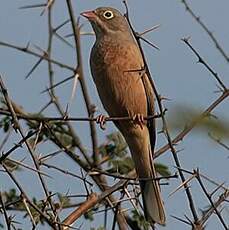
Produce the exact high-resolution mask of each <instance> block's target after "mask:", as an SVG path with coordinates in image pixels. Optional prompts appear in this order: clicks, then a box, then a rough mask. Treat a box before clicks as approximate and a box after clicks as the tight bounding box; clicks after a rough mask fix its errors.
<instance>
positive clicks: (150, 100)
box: [142, 73, 156, 153]
mask: <svg viewBox="0 0 229 230" xmlns="http://www.w3.org/2000/svg"><path fill="white" fill-rule="evenodd" d="M142 82H143V85H144V88H145V93H146V99H147V115H148V116H152V115H154V92H153V88H152V86H151V83H150V80H149V77H148V76H147V74H146V73H145V74H144V75H143V77H142ZM147 127H148V130H149V134H150V143H151V149H152V153H154V146H155V142H156V129H155V120H154V119H151V120H148V121H147Z"/></svg>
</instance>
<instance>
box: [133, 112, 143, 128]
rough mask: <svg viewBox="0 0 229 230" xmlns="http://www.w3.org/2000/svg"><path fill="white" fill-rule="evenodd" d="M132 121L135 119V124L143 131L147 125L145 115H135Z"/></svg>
mask: <svg viewBox="0 0 229 230" xmlns="http://www.w3.org/2000/svg"><path fill="white" fill-rule="evenodd" d="M132 119H133V121H134V123H136V124H137V125H139V126H140V127H141V129H143V125H144V123H145V120H144V116H143V114H139V113H138V114H135V115H134V116H133V118H132Z"/></svg>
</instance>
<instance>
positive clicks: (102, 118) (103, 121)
mask: <svg viewBox="0 0 229 230" xmlns="http://www.w3.org/2000/svg"><path fill="white" fill-rule="evenodd" d="M106 121H107V116H105V115H102V114H100V115H99V116H98V117H96V123H97V124H99V126H100V128H101V129H102V130H105V129H106V126H105V125H106Z"/></svg>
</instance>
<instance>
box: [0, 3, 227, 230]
mask: <svg viewBox="0 0 229 230" xmlns="http://www.w3.org/2000/svg"><path fill="white" fill-rule="evenodd" d="M124 3H125V4H126V1H124ZM182 3H183V4H184V5H185V7H186V9H187V11H188V12H189V13H190V14H191V15H192V17H193V18H194V19H195V20H196V21H197V22H198V23H199V24H200V25H201V26H202V28H203V29H204V30H205V32H206V33H207V34H208V35H209V36H210V38H211V39H212V41H213V42H214V43H215V45H216V48H217V49H218V50H219V52H220V53H221V54H222V55H223V57H224V58H225V59H226V60H227V61H229V58H228V56H227V55H226V52H225V51H224V49H223V48H222V47H221V46H220V45H219V42H218V41H217V40H216V38H215V37H214V35H213V34H212V32H211V31H210V30H209V29H208V28H207V26H206V25H205V24H204V23H203V22H202V21H201V20H200V18H199V17H197V16H196V15H195V13H194V12H193V11H192V10H191V8H190V7H189V5H188V4H187V2H186V1H184V0H182ZM54 4H55V1H53V0H52V1H47V3H46V4H36V5H30V6H25V7H22V8H24V9H25V8H27V9H31V8H37V7H42V8H43V11H42V13H41V14H42V15H44V14H45V13H47V18H48V30H49V31H48V46H47V49H46V50H42V49H41V48H39V47H36V48H37V49H38V50H39V51H40V52H35V51H33V49H31V47H30V44H28V45H26V46H25V47H20V46H18V45H15V44H10V43H8V42H1V41H0V46H4V47H8V48H12V49H16V50H18V51H20V52H24V53H26V54H29V55H32V56H35V57H37V58H38V61H37V62H36V63H35V65H34V66H33V67H32V68H31V70H30V71H29V72H28V74H27V75H26V77H29V76H31V74H32V73H33V72H34V70H35V69H36V68H37V67H38V66H39V65H40V64H41V63H42V62H43V61H46V62H47V63H48V76H49V86H48V87H47V88H46V90H44V92H48V95H49V97H50V102H49V103H47V104H46V105H45V106H44V108H43V109H42V110H41V111H40V112H39V114H35V113H34V114H32V113H31V114H29V113H27V112H25V111H23V110H22V109H20V110H18V109H17V107H15V106H16V104H15V103H13V102H12V100H11V98H10V97H9V95H8V90H7V88H6V87H5V86H4V83H3V81H2V79H1V89H2V92H3V96H4V98H5V102H6V105H7V108H5V107H4V108H0V114H1V115H5V116H6V117H9V118H11V121H12V124H13V125H12V126H13V127H14V128H15V130H16V131H18V132H19V134H20V135H21V140H20V141H19V142H18V143H17V144H16V145H15V146H13V147H12V148H10V150H8V151H7V152H5V153H3V154H2V156H1V157H0V164H1V165H2V167H3V169H4V170H3V171H4V172H5V173H7V174H8V175H9V177H10V178H11V180H12V181H13V182H14V183H15V185H16V187H17V188H18V190H19V191H20V193H21V196H20V197H21V198H20V199H19V200H17V201H14V202H9V203H7V204H6V203H4V200H3V199H2V193H1V194H0V203H1V207H0V208H1V210H2V211H3V214H4V217H5V220H6V224H7V227H8V229H10V228H11V219H10V218H11V217H10V216H9V215H8V213H7V210H10V208H11V207H13V205H14V204H16V203H18V202H21V201H24V205H25V207H24V208H23V209H21V210H22V211H26V212H27V214H28V215H29V217H30V219H31V221H32V225H33V227H34V226H35V221H34V219H33V214H32V212H30V210H31V208H33V209H34V210H36V211H37V212H38V213H39V214H40V215H41V216H42V218H43V219H44V220H45V221H46V222H47V223H48V224H49V225H50V226H51V227H52V228H53V229H69V228H71V226H72V224H73V223H74V222H75V221H76V220H78V219H79V218H80V217H81V216H82V215H83V214H85V213H87V212H88V211H89V210H90V209H91V208H94V207H97V206H98V205H99V204H100V205H101V206H102V205H104V204H105V207H106V209H105V211H104V213H105V214H104V215H105V223H106V222H107V217H106V213H107V211H108V210H113V212H114V214H113V227H114V228H115V225H116V221H117V222H118V224H119V228H120V229H127V224H128V225H129V227H130V228H131V229H139V228H138V226H137V225H136V223H135V222H134V221H133V220H132V218H131V217H130V216H128V215H127V214H126V212H124V210H122V209H121V208H120V205H121V204H122V202H124V201H126V200H129V201H130V202H131V204H132V205H133V207H134V209H136V208H139V207H138V206H136V205H135V203H134V204H133V198H132V197H131V196H130V193H129V191H128V189H127V188H128V187H127V186H129V187H130V186H133V187H136V184H138V183H136V174H135V171H134V170H132V171H130V172H129V173H128V174H127V175H122V174H119V173H118V172H117V173H109V172H108V171H107V170H106V169H104V168H105V166H106V164H104V162H108V161H107V160H105V161H104V160H103V158H102V159H100V158H99V152H98V140H97V135H96V130H95V122H96V120H97V119H96V118H95V117H94V112H95V111H94V107H95V106H94V105H92V103H91V100H90V97H89V93H88V90H87V85H86V83H85V79H84V72H83V65H82V64H83V63H82V57H81V56H82V49H81V44H80V35H81V34H84V33H83V32H81V28H82V27H81V26H80V25H79V21H77V22H76V20H75V16H74V13H73V12H74V11H73V6H72V1H71V0H66V4H67V9H68V15H69V18H70V19H67V20H65V21H64V22H63V23H61V24H60V25H59V26H56V27H55V28H54V27H53V22H52V11H53V5H54ZM126 9H127V13H126V16H127V19H128V21H129V17H128V8H127V5H126ZM68 22H70V23H71V26H72V30H73V32H74V33H73V35H74V43H75V46H73V45H71V44H70V42H68V41H66V40H65V39H64V38H63V37H62V36H61V35H60V34H59V33H57V31H58V30H59V29H60V28H62V27H63V26H65V25H66V24H67V23H68ZM130 26H131V28H132V25H131V24H130ZM156 28H158V26H155V27H152V28H151V29H149V30H146V31H145V32H142V33H137V32H135V31H134V30H133V32H134V35H135V37H136V40H137V42H138V44H139V47H140V49H141V51H142V55H143V58H144V59H145V56H144V53H143V50H142V48H141V44H140V42H139V40H140V39H141V40H142V41H144V42H147V43H148V44H149V45H151V46H152V47H154V48H157V47H156V46H155V45H154V44H153V43H151V42H150V41H148V40H146V39H145V38H143V37H142V36H143V35H144V34H146V33H148V32H150V31H153V30H154V29H156ZM53 35H54V36H56V37H58V38H59V39H60V41H62V42H64V43H65V44H66V45H68V46H71V47H72V48H74V49H75V56H76V66H75V67H72V66H69V65H67V64H65V63H62V62H60V61H57V60H56V59H54V58H53V57H52V53H53V37H54V36H53ZM183 41H184V42H185V43H186V45H187V46H188V47H189V48H190V49H191V50H192V51H193V52H194V54H195V55H196V56H197V58H198V61H199V63H201V64H203V65H204V66H205V67H206V68H207V70H208V71H209V72H210V73H211V74H212V75H213V77H214V78H215V79H216V80H217V82H218V84H219V85H220V86H221V88H222V94H221V95H220V96H219V97H218V98H217V99H216V100H215V101H214V102H212V103H211V105H210V106H209V107H208V108H207V109H206V110H205V111H203V113H202V114H200V116H199V117H198V118H196V119H194V120H193V121H191V122H190V123H189V124H187V125H186V127H185V128H184V130H182V131H181V132H180V133H179V134H178V135H177V136H176V137H175V138H173V139H172V138H171V136H170V133H169V130H168V127H167V122H166V119H165V116H164V115H165V111H166V110H164V107H163V104H162V100H161V98H162V97H161V96H160V95H159V94H158V92H157V90H156V86H155V84H154V82H153V81H151V83H152V86H153V89H154V92H155V95H156V98H157V102H158V105H159V110H160V113H159V114H156V115H154V116H149V117H145V120H148V119H156V118H161V119H162V121H163V131H164V134H165V136H166V138H167V142H168V144H166V145H164V146H163V147H161V148H160V149H158V150H157V151H156V152H155V154H154V158H156V157H158V156H160V155H161V154H163V153H165V152H166V151H167V150H169V149H170V150H171V152H172V154H173V157H174V160H175V162H176V166H177V168H178V171H179V176H180V177H181V180H182V183H181V185H180V186H179V187H178V189H179V188H181V187H184V188H185V191H186V193H187V196H188V200H189V205H190V209H191V212H192V215H193V219H194V221H192V220H190V219H189V218H188V217H187V216H186V220H182V221H183V222H184V223H186V224H189V225H191V226H192V228H193V229H195V230H197V229H202V228H203V227H204V224H205V223H206V221H207V220H208V219H209V218H210V216H211V215H212V214H213V213H216V214H217V216H218V218H219V220H220V222H221V223H222V225H223V226H224V228H225V229H226V223H225V221H224V220H223V218H222V215H221V213H220V212H219V211H218V207H219V205H221V204H222V203H224V202H225V201H226V199H227V197H228V195H229V194H228V189H227V188H226V187H225V186H223V185H222V184H218V183H216V182H215V181H213V180H212V179H210V178H207V177H206V176H204V175H202V174H200V173H199V172H195V173H194V174H193V173H192V172H191V174H192V177H191V179H190V180H189V179H186V178H185V177H184V173H190V172H188V170H184V169H182V168H181V165H180V162H179V159H178V156H177V152H176V149H175V144H177V143H178V142H179V141H181V140H183V138H184V137H186V135H187V134H188V133H189V132H190V131H191V130H192V129H193V128H194V127H195V126H196V125H198V124H199V122H201V121H202V120H203V119H204V118H205V117H206V116H208V115H209V114H210V113H211V112H212V111H213V110H214V109H215V108H216V107H217V106H218V105H219V104H221V102H222V101H224V100H225V99H226V98H227V97H228V96H229V90H228V88H227V86H226V85H225V84H224V82H223V81H222V79H221V76H219V75H218V74H217V73H216V72H215V71H214V70H213V69H212V68H211V66H210V65H209V64H208V63H207V62H206V60H204V59H203V58H202V57H201V55H200V54H199V52H198V51H197V50H196V49H195V48H194V47H193V46H192V45H191V43H190V42H189V40H188V39H183ZM144 63H145V69H146V72H147V74H148V75H149V76H150V72H149V68H148V66H147V63H146V61H145V60H144ZM53 65H57V66H59V67H61V68H62V69H63V70H66V71H68V72H69V71H70V72H71V76H70V77H67V78H66V79H65V80H62V81H60V82H58V83H55V82H54V69H53ZM75 78H77V79H76V80H79V82H80V86H81V90H82V92H83V98H84V102H85V105H86V109H87V117H70V116H68V114H67V113H68V110H67V111H66V110H65V109H63V106H62V105H61V103H60V101H59V99H58V97H57V96H56V92H55V88H56V87H57V86H61V85H62V84H63V83H65V82H67V81H69V80H71V79H75ZM73 91H74V90H73ZM74 93H75V92H72V95H74ZM53 104H54V105H55V107H56V109H57V111H58V113H59V116H55V117H54V116H51V117H48V116H43V115H41V112H42V113H43V111H44V110H46V109H47V108H48V107H49V106H50V105H53ZM69 105H70V102H69V104H68V106H69ZM67 108H68V107H67ZM131 119H132V118H131V117H107V118H106V121H116V120H131ZM21 120H25V121H26V122H27V123H28V124H30V125H34V124H35V123H36V124H37V125H36V126H37V128H36V129H34V130H33V131H30V132H28V134H27V135H25V134H24V130H23V127H22V125H21V123H20V121H21ZM80 121H86V122H89V127H90V137H91V143H92V148H93V150H92V155H91V156H92V157H91V156H89V154H88V151H87V150H86V149H85V147H84V146H83V144H82V143H81V138H80V137H81V136H80V135H79V136H78V135H77V133H76V132H75V129H74V127H73V125H72V122H80ZM56 123H58V124H61V125H65V128H64V129H63V130H64V131H65V132H66V133H68V134H69V135H70V136H71V137H72V142H73V143H72V144H70V145H66V144H65V142H64V140H63V139H62V138H61V137H60V136H58V134H57V133H56V132H55V129H53V126H52V125H53V124H56ZM66 127H67V128H66ZM41 133H45V134H46V137H47V138H49V140H50V141H51V142H52V143H54V144H55V145H56V146H57V147H58V148H59V150H58V151H56V152H54V153H51V154H47V155H45V156H44V157H37V155H36V151H35V150H36V149H37V145H38V144H39V141H40V140H39V139H40V135H41ZM34 136H35V141H33V144H30V140H31V139H32V138H34ZM42 143H44V141H42ZM218 143H219V142H218ZM22 144H25V145H26V146H27V149H28V152H29V153H30V156H31V158H32V160H33V164H34V165H35V168H33V167H30V166H28V165H27V164H24V163H22V162H20V161H16V160H12V159H10V158H9V156H10V154H11V153H13V152H15V151H16V150H17V149H18V148H19V147H20V146H21V145H22ZM73 147H77V150H78V152H77V154H76V151H75V150H74V148H73ZM61 152H64V153H65V154H66V155H68V156H70V158H71V159H72V161H73V162H74V163H75V164H76V165H78V166H79V167H81V168H82V169H84V171H85V172H86V175H85V177H84V176H83V175H82V176H79V175H77V173H75V170H74V169H71V171H68V170H65V169H62V168H61V167H58V166H56V165H54V164H50V163H47V161H48V160H49V159H51V158H52V157H54V156H56V155H58V154H59V153H61ZM105 158H106V157H105ZM109 158H110V156H108V158H106V159H109ZM6 160H9V161H12V162H13V163H15V164H18V165H20V166H22V167H25V168H27V169H30V170H32V171H34V172H35V173H37V174H38V176H39V180H40V182H41V184H42V188H43V190H44V192H45V200H46V201H45V202H46V204H45V207H44V208H42V209H41V208H40V207H39V206H37V205H36V204H34V202H33V201H32V200H31V199H30V198H29V196H28V195H27V194H26V191H24V189H23V187H22V185H21V184H20V183H19V181H18V180H17V179H16V177H15V176H14V174H13V172H12V171H11V170H9V168H8V167H7V165H6ZM101 162H102V163H101ZM41 166H43V167H47V168H49V169H54V170H56V171H58V172H60V173H62V174H64V175H69V176H72V177H74V178H77V179H79V180H81V181H83V183H84V186H85V190H86V191H87V193H86V195H81V196H82V197H85V196H86V197H87V200H86V201H84V202H81V203H80V205H79V207H77V208H76V209H75V210H73V212H71V213H70V214H68V215H67V217H66V218H65V220H63V221H61V220H60V219H59V218H58V214H59V210H57V208H56V205H54V203H53V199H52V196H53V194H52V193H50V192H49V188H48V187H47V185H46V183H45V181H44V179H43V176H48V173H47V174H46V172H45V173H43V172H42V171H41V170H40V168H41ZM103 167H104V168H103ZM88 176H90V177H91V178H92V182H91V180H88V178H87V177H88ZM109 177H110V178H112V177H113V178H114V179H118V182H116V183H115V184H114V185H112V186H109V185H108V183H107V181H110V180H109V179H108V178H109ZM176 177H177V175H176V174H175V175H172V176H168V177H166V176H165V177H158V178H156V179H158V180H161V179H169V178H176ZM195 178H196V179H197V181H198V182H199V184H200V187H201V188H202V191H203V193H204V194H205V195H206V196H207V198H208V200H209V202H210V204H211V207H210V208H209V209H208V211H207V212H205V213H204V215H203V216H202V217H199V216H198V215H197V212H196V208H195V207H194V201H193V197H192V194H191V192H190V191H189V185H190V183H191V181H193V179H195ZM201 178H204V179H206V178H207V179H208V180H209V181H210V182H211V183H213V184H215V185H217V188H216V189H217V190H218V189H223V193H221V195H220V196H219V198H218V199H217V200H216V201H215V202H213V200H212V194H209V193H208V191H207V190H206V188H205V186H204V184H203V182H202V180H201ZM138 179H139V180H148V179H149V178H138ZM132 180H133V183H132V182H131V181H132ZM93 184H96V185H97V186H98V187H99V188H100V190H101V192H100V193H95V192H94V191H93V190H92V188H93V187H92V185H93ZM88 185H89V186H90V189H88V188H87V187H89V186H88ZM115 192H116V194H117V192H121V194H120V193H119V194H120V197H122V198H124V196H127V197H128V198H127V199H125V198H124V199H119V198H117V197H116V196H113V194H114V193H115ZM136 194H137V193H134V195H135V198H136V200H137V201H136V203H139V201H138V198H139V192H138V195H136ZM104 201H106V202H104ZM47 203H49V206H48V205H47ZM66 207H67V206H66ZM69 207H71V205H69ZM72 207H75V206H72ZM47 209H49V210H51V211H52V216H51V217H50V216H49V215H50V213H47V212H46V210H47ZM100 211H101V210H100ZM100 211H99V212H100ZM102 211H103V210H102ZM137 211H138V213H139V210H138V209H137ZM177 219H179V218H177ZM105 225H106V224H105Z"/></svg>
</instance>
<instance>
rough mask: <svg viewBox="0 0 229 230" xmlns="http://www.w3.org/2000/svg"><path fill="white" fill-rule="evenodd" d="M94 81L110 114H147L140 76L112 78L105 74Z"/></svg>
mask: <svg viewBox="0 0 229 230" xmlns="http://www.w3.org/2000/svg"><path fill="white" fill-rule="evenodd" d="M113 72H114V71H113ZM95 83H96V86H97V90H98V93H99V96H100V98H101V101H102V103H103V106H104V108H105V109H106V111H107V112H108V114H109V115H110V116H133V115H135V114H143V115H145V116H146V115H147V103H146V96H145V92H144V87H143V85H142V81H141V79H140V78H137V77H135V76H131V75H126V76H123V75H122V76H118V77H116V78H114V77H112V76H110V75H109V74H106V75H105V76H104V77H101V78H100V79H97V80H95Z"/></svg>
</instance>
